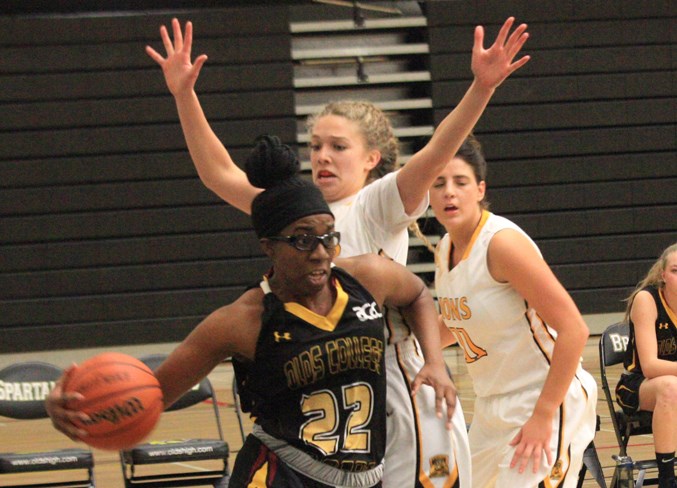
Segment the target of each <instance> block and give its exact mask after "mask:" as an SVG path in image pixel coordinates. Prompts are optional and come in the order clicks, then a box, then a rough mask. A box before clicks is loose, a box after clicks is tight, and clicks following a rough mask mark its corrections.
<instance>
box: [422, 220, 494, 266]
mask: <svg viewBox="0 0 677 488" xmlns="http://www.w3.org/2000/svg"><path fill="white" fill-rule="evenodd" d="M490 216H491V212H489V211H488V210H482V216H481V217H480V221H479V223H478V224H477V227H476V228H475V230H474V231H473V233H472V237H471V238H470V242H468V247H466V248H465V251H463V256H461V259H460V260H459V262H461V261H465V260H466V259H468V256H470V251H472V248H473V246H474V245H475V241H477V238H478V237H479V235H480V232H481V230H482V227H484V224H486V223H487V220H489V217H490ZM449 241H450V242H449V254H448V256H447V270H448V271H450V270H451V269H452V268H453V254H454V242H453V241H452V240H451V235H450V236H449ZM440 242H442V241H440ZM438 246H439V243H438ZM435 264H436V265H437V266H438V267H442V266H441V265H442V263H438V262H437V253H435Z"/></svg>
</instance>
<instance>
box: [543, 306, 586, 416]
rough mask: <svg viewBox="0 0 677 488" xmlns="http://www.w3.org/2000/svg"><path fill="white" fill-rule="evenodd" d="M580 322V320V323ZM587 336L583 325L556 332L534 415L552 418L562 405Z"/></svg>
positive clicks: (578, 363)
mask: <svg viewBox="0 0 677 488" xmlns="http://www.w3.org/2000/svg"><path fill="white" fill-rule="evenodd" d="M582 320H583V319H582V318H581V319H580V321H581V323H582ZM588 335H589V333H588V328H587V326H586V325H585V324H584V323H582V325H578V324H577V325H576V326H573V325H572V326H570V327H568V328H567V329H565V330H563V331H561V332H558V336H557V341H556V343H555V348H554V350H553V354H552V359H551V362H550V370H549V372H548V376H547V378H546V380H545V384H544V385H543V389H542V391H541V395H540V396H539V398H538V401H537V402H536V405H535V407H534V413H541V414H545V415H548V416H550V417H552V416H553V415H554V414H555V411H556V410H557V409H558V408H559V406H560V405H561V404H562V402H563V401H564V398H565V396H566V394H567V391H568V390H569V386H570V385H571V382H572V380H573V378H574V375H575V374H576V370H577V369H578V366H579V365H580V359H581V356H582V354H583V348H584V347H585V344H586V341H587V339H588Z"/></svg>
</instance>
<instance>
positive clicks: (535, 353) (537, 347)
mask: <svg viewBox="0 0 677 488" xmlns="http://www.w3.org/2000/svg"><path fill="white" fill-rule="evenodd" d="M504 229H513V230H516V231H518V232H520V233H522V234H524V235H525V236H526V237H527V238H529V237H528V236H527V235H526V233H525V232H524V231H523V230H522V229H520V228H519V227H518V226H517V225H515V224H514V223H512V222H510V221H509V220H507V219H505V218H503V217H499V216H497V215H494V214H492V213H490V212H487V211H484V212H483V214H482V219H481V221H480V224H479V226H478V227H477V229H476V230H475V233H474V234H473V237H472V240H471V243H470V245H469V246H468V249H467V250H466V251H465V255H464V256H463V257H462V259H461V261H460V262H459V263H458V264H457V265H456V266H454V267H453V269H451V270H450V269H449V263H450V259H451V249H450V245H451V241H450V239H449V235H448V234H447V235H445V236H444V237H443V238H442V240H441V241H440V243H439V244H438V247H437V251H436V256H435V286H436V289H437V297H438V303H439V307H440V313H441V314H442V317H443V318H444V322H445V324H446V325H447V327H448V328H449V329H450V330H451V331H452V332H453V333H454V335H455V337H456V339H457V340H458V343H459V345H460V346H461V347H462V348H463V351H464V353H465V361H466V363H467V366H468V373H469V374H470V377H471V378H472V380H473V387H474V389H475V393H476V395H477V396H478V397H484V396H488V395H497V394H502V393H506V392H514V391H517V390H520V389H522V388H527V387H530V386H535V385H542V384H543V383H544V382H545V378H546V376H547V374H548V369H549V367H550V359H551V357H552V350H553V347H554V344H555V338H556V332H555V331H554V330H553V329H551V328H550V327H548V326H547V325H546V324H545V323H544V322H543V321H542V320H541V319H540V317H538V315H537V313H536V312H535V310H533V309H531V308H528V305H527V303H526V302H525V300H524V298H522V297H521V296H520V295H519V294H518V293H517V292H516V291H515V290H514V289H513V288H512V286H510V285H509V284H507V283H499V282H498V281H496V280H494V278H493V277H492V276H491V274H490V273H489V268H488V265H487V250H488V248H489V243H490V242H491V239H492V237H493V236H494V235H495V234H496V233H497V232H500V231H501V230H504ZM529 240H530V241H531V242H532V244H533V245H534V247H536V244H535V243H533V241H532V240H531V239H529ZM536 249H538V248H537V247H536Z"/></svg>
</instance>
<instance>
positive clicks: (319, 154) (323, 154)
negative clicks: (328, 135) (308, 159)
mask: <svg viewBox="0 0 677 488" xmlns="http://www.w3.org/2000/svg"><path fill="white" fill-rule="evenodd" d="M313 153H314V154H315V159H316V160H317V162H319V163H326V162H327V161H329V151H328V150H327V146H326V145H325V144H320V145H319V146H318V147H317V149H315V150H314V151H313Z"/></svg>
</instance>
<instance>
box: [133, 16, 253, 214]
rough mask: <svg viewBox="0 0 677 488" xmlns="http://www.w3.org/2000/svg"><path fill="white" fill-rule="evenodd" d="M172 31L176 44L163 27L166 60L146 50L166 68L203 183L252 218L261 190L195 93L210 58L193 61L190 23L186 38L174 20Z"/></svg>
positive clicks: (202, 55)
mask: <svg viewBox="0 0 677 488" xmlns="http://www.w3.org/2000/svg"><path fill="white" fill-rule="evenodd" d="M172 30H173V32H174V42H173V43H172V40H171V38H170V36H169V33H168V32H167V28H166V27H165V26H164V25H163V26H161V27H160V37H161V38H162V44H163V45H164V48H165V52H166V53H167V56H166V57H164V56H162V55H161V54H160V53H158V52H157V51H156V50H155V49H153V48H152V47H150V46H146V53H147V54H148V56H150V57H151V59H153V60H154V61H155V62H156V63H157V64H158V65H160V67H161V68H162V72H163V73H164V76H165V82H166V83H167V88H169V91H170V92H171V94H172V95H173V96H174V100H175V102H176V108H177V110H178V113H179V120H180V121H181V128H182V129H183V135H184V137H185V138H186V144H187V145H188V151H189V152H190V156H191V158H192V159H193V163H194V164H195V168H196V169H197V172H198V175H199V176H200V179H201V180H202V182H203V183H204V185H205V186H206V187H207V188H209V189H210V190H212V191H213V192H214V193H216V194H217V195H218V196H219V197H221V198H222V199H223V200H225V201H226V202H228V203H230V204H231V205H233V206H234V207H236V208H239V209H240V210H242V211H243V212H245V213H247V214H249V213H251V202H252V200H253V199H254V197H255V196H256V195H257V194H258V193H259V192H260V191H261V190H260V189H258V188H255V187H253V186H252V185H251V184H250V183H249V181H248V180H247V176H246V175H245V173H244V172H243V171H242V170H241V169H240V168H239V167H238V166H237V165H236V164H235V162H234V161H233V160H232V159H231V157H230V154H229V153H228V150H227V149H226V148H225V146H224V145H223V144H222V143H221V141H220V140H219V138H218V137H217V136H216V134H215V133H214V131H213V130H212V128H211V127H210V125H209V122H208V121H207V117H206V116H205V114H204V111H203V110H202V106H201V105H200V101H199V99H198V97H197V94H196V93H195V83H196V82H197V78H198V76H199V75H200V70H201V69H202V66H203V65H204V63H205V61H207V55H205V54H201V55H200V56H198V57H197V58H195V62H194V63H193V62H192V61H191V49H192V44H193V25H192V23H191V22H190V21H188V22H186V29H185V35H184V33H182V32H181V24H180V23H179V21H178V20H177V19H172Z"/></svg>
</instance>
